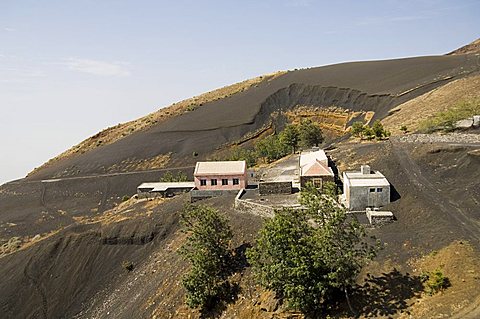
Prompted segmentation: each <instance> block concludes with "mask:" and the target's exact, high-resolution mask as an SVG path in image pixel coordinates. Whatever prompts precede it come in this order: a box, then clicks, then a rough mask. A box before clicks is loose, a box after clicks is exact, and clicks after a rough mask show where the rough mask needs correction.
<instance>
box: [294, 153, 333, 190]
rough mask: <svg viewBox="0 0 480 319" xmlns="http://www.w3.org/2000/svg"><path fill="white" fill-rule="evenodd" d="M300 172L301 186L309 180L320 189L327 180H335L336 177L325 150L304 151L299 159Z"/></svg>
mask: <svg viewBox="0 0 480 319" xmlns="http://www.w3.org/2000/svg"><path fill="white" fill-rule="evenodd" d="M299 174H300V186H301V187H303V186H305V184H306V183H307V182H312V183H313V185H315V187H316V188H319V189H322V188H323V184H324V183H325V182H327V181H328V182H333V181H334V177H335V175H334V173H333V170H332V168H331V167H329V166H328V158H327V155H326V154H325V152H324V151H323V150H317V151H313V152H302V153H301V154H300V159H299Z"/></svg>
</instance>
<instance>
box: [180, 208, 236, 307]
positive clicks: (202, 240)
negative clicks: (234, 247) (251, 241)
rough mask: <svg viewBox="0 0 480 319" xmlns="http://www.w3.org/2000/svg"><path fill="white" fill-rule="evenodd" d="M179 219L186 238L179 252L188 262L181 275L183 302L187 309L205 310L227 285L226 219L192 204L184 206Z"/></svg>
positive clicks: (228, 250) (227, 244) (214, 211)
mask: <svg viewBox="0 0 480 319" xmlns="http://www.w3.org/2000/svg"><path fill="white" fill-rule="evenodd" d="M181 221H182V225H183V227H184V231H185V232H186V233H187V234H188V237H187V241H186V243H185V244H184V245H183V246H182V247H181V248H180V250H179V252H180V254H181V255H182V256H183V257H184V258H185V259H186V260H187V261H188V262H189V263H190V265H191V268H190V270H189V272H188V273H187V274H186V275H185V276H184V277H183V278H182V283H183V286H184V288H185V290H186V303H187V305H188V306H189V307H191V308H197V307H200V308H202V309H209V308H211V307H212V306H213V305H214V304H215V303H216V301H217V300H218V299H219V298H221V296H222V294H223V293H224V292H225V290H226V289H227V288H228V286H229V283H228V276H229V275H230V267H229V264H230V263H231V261H232V252H231V249H230V241H231V239H232V232H231V230H230V226H229V222H228V220H227V218H226V217H225V216H223V215H222V214H220V213H219V212H218V211H217V210H215V209H213V208H210V207H207V206H194V205H187V206H186V207H185V209H184V211H183V213H182V216H181Z"/></svg>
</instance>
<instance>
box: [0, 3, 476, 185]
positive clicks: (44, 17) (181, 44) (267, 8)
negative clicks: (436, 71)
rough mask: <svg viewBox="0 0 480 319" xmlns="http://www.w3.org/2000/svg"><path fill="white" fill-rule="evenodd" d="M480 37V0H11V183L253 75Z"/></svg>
mask: <svg viewBox="0 0 480 319" xmlns="http://www.w3.org/2000/svg"><path fill="white" fill-rule="evenodd" d="M479 37H480V0H466V1H460V0H459V1H444V0H416V1H410V0H398V1H397V0H382V1H370V0H363V1H353V0H352V1H341V0H340V1H314V0H242V1H238V0H237V1H234V0H219V1H213V0H212V1H208V0H204V1H201V0H195V1H193V0H192V1H184V0H175V1H162V0H157V1H155V0H0V141H1V148H0V184H2V183H3V182H6V181H10V180H13V179H17V178H21V177H24V176H25V175H26V174H27V173H28V172H29V171H31V170H32V169H33V168H35V167H38V166H40V165H41V164H42V163H44V162H46V161H47V160H48V159H49V158H52V157H54V156H55V155H58V154H59V153H61V152H62V151H64V150H66V149H68V148H70V147H71V146H73V145H75V144H77V143H79V142H81V141H82V140H84V139H85V138H87V137H89V136H91V135H93V134H95V133H96V132H98V131H100V130H102V129H104V128H106V127H109V126H113V125H116V124H118V123H121V122H126V121H129V120H133V119H136V118H138V117H141V116H143V115H146V114H148V113H151V112H153V111H155V110H158V109H159V108H162V107H164V106H168V105H169V104H171V103H173V102H176V101H180V100H182V99H185V98H188V97H191V96H194V95H198V94H201V93H203V92H206V91H210V90H212V89H215V88H218V87H222V86H225V85H229V84H232V83H235V82H239V81H242V80H245V79H247V78H251V77H255V76H258V75H261V74H265V73H271V72H274V71H278V70H289V69H295V68H304V67H312V66H320V65H326V64H333V63H339V62H345V61H358V60H377V59H390V58H397V57H407V56H419V55H437V54H444V53H447V52H449V51H452V50H453V49H456V48H458V47H460V46H462V45H465V44H467V43H469V42H471V41H473V40H475V39H477V38H479Z"/></svg>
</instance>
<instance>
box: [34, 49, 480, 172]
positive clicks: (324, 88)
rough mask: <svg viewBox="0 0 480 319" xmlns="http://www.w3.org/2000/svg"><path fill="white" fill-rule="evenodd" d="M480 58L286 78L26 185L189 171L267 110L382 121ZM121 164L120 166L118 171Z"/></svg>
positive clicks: (261, 122)
mask: <svg viewBox="0 0 480 319" xmlns="http://www.w3.org/2000/svg"><path fill="white" fill-rule="evenodd" d="M479 59H480V58H479V57H478V56H475V55H454V56H432V57H419V58H407V59H397V60H386V61H372V62H351V63H342V64H337V65H330V66H324V67H318V68H311V69H304V70H297V71H290V72H286V73H284V74H281V75H278V76H275V77H271V78H266V80H264V81H260V82H259V83H258V84H256V85H253V86H251V87H249V88H247V89H246V90H244V91H240V92H237V93H235V94H233V95H231V96H228V97H226V98H223V99H219V100H216V101H211V102H209V103H205V104H203V105H202V106H199V107H197V108H196V109H195V110H194V111H190V112H184V113H182V114H181V115H179V116H176V117H172V118H169V119H167V120H165V121H163V122H161V123H158V124H153V125H151V126H150V127H148V128H146V129H145V130H142V131H139V132H134V133H132V134H131V135H126V136H125V137H124V138H121V139H119V140H118V141H116V142H114V143H112V144H109V145H105V146H101V143H99V146H98V147H96V148H94V149H93V150H89V151H86V152H85V153H83V154H78V153H77V154H76V155H72V156H70V157H67V158H65V159H61V160H58V161H54V162H53V163H52V164H51V165H48V166H46V167H44V168H42V169H40V170H37V171H35V172H33V173H32V174H31V175H30V176H29V177H28V180H39V179H46V178H58V177H73V176H82V175H93V174H105V173H115V172H124V171H128V169H129V167H135V164H136V163H137V164H138V163H140V162H142V161H149V160H152V159H154V158H157V157H158V156H167V157H168V158H169V159H168V166H169V167H172V166H184V165H186V164H190V165H191V164H193V163H194V162H195V161H196V160H198V159H204V158H206V157H207V156H208V155H209V154H211V152H212V151H213V150H215V149H217V148H219V147H220V146H221V145H224V144H225V143H228V142H232V141H235V140H238V139H240V138H242V137H243V136H245V135H247V134H248V133H252V132H255V131H258V130H260V129H262V128H263V127H265V126H266V125H269V124H270V123H271V121H272V116H271V115H272V112H278V111H282V110H287V109H291V108H293V107H294V106H297V105H310V106H319V107H328V106H332V105H335V106H338V107H342V108H348V109H351V110H362V111H373V112H375V117H374V118H383V117H384V116H385V115H387V113H388V111H389V110H390V109H392V108H393V107H395V106H397V105H399V104H401V103H403V102H405V101H407V100H410V99H412V98H414V97H417V96H419V95H421V94H423V93H425V92H427V91H430V90H431V89H433V88H436V87H438V86H440V85H443V84H445V83H447V82H449V81H452V80H454V79H457V78H461V77H464V76H467V75H470V74H473V73H476V72H479V70H480V62H479V61H480V60H479ZM280 118H281V117H280ZM277 120H278V118H277ZM278 121H280V120H278ZM277 124H278V123H277ZM194 152H196V153H198V154H199V156H198V157H197V158H192V154H193V153H194ZM122 163H124V164H125V168H124V169H123V170H117V169H116V168H117V167H119V165H120V166H121V164H122ZM129 165H130V166H129Z"/></svg>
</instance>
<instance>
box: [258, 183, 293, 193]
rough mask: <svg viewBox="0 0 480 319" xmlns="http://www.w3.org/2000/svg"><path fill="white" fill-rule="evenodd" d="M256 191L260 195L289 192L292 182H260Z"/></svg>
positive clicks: (290, 191)
mask: <svg viewBox="0 0 480 319" xmlns="http://www.w3.org/2000/svg"><path fill="white" fill-rule="evenodd" d="M258 192H259V193H260V195H269V194H291V193H292V182H260V184H258Z"/></svg>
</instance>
